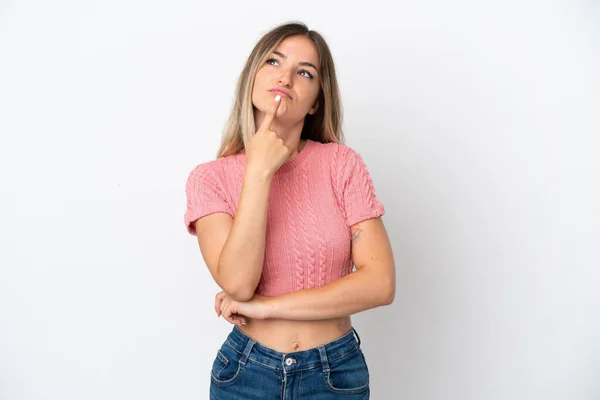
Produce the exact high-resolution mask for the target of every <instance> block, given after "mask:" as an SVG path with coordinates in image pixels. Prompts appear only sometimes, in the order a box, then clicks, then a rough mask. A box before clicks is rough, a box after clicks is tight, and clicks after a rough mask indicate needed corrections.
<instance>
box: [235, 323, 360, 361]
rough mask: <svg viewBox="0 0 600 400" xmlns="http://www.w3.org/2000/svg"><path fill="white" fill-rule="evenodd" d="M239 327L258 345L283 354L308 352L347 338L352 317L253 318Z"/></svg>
mask: <svg viewBox="0 0 600 400" xmlns="http://www.w3.org/2000/svg"><path fill="white" fill-rule="evenodd" d="M238 328H240V330H241V331H242V332H244V333H245V334H246V335H248V336H250V337H251V338H252V339H254V340H256V341H257V342H258V343H260V344H262V345H264V346H266V347H269V348H271V349H273V350H276V351H279V352H280V353H290V352H294V351H302V350H308V349H311V348H313V347H316V346H320V345H323V344H326V343H329V342H331V341H334V340H336V339H339V338H340V337H342V336H344V335H345V334H346V333H348V332H349V331H350V329H351V328H352V320H351V317H350V316H349V315H348V316H345V317H340V318H334V319H326V320H318V321H292V320H285V319H253V318H248V317H246V325H238Z"/></svg>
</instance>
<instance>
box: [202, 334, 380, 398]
mask: <svg viewBox="0 0 600 400" xmlns="http://www.w3.org/2000/svg"><path fill="white" fill-rule="evenodd" d="M355 335H356V337H355ZM369 395H370V389H369V369H368V367H367V362H366V360H365V356H364V354H363V352H362V349H361V348H360V337H359V336H358V332H356V330H355V329H354V328H352V329H351V330H350V331H348V333H346V334H345V335H344V336H342V337H340V338H339V339H336V340H334V341H332V342H329V343H326V344H323V345H320V346H317V347H313V348H312V349H308V350H302V351H297V352H292V353H280V352H278V351H276V350H274V349H271V348H269V347H266V346H263V345H262V344H260V343H258V342H256V341H255V340H254V339H252V338H251V337H249V336H248V335H246V334H245V333H244V332H242V330H241V329H239V328H238V326H237V325H235V326H234V327H233V330H232V331H231V333H230V334H229V335H228V336H227V339H226V340H225V342H224V343H223V344H222V345H221V348H220V349H219V350H218V351H217V355H216V357H215V360H214V362H213V366H212V370H211V383H210V400H246V399H248V400H256V399H261V400H262V399H267V400H276V399H281V400H300V399H302V400H306V399H311V400H329V399H348V400H358V399H369Z"/></svg>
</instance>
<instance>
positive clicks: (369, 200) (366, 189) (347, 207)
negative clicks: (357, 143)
mask: <svg viewBox="0 0 600 400" xmlns="http://www.w3.org/2000/svg"><path fill="white" fill-rule="evenodd" d="M345 153H346V154H345V157H343V160H342V161H343V162H342V170H341V179H340V187H339V193H340V195H341V202H342V207H343V211H344V214H345V216H346V224H347V225H348V226H349V227H350V226H352V225H354V224H357V223H359V222H362V221H364V220H367V219H370V218H377V217H380V216H382V215H383V214H384V213H385V208H384V206H383V204H381V202H380V201H379V199H378V198H377V196H376V195H375V186H374V185H373V179H372V178H371V175H370V173H369V171H368V169H367V166H366V165H365V163H364V161H363V159H362V157H361V155H360V154H359V153H358V152H356V151H355V150H353V149H351V148H349V147H347V148H346V152H345Z"/></svg>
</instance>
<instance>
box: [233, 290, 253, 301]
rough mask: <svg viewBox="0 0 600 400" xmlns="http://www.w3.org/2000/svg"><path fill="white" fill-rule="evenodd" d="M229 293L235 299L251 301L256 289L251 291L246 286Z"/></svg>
mask: <svg viewBox="0 0 600 400" xmlns="http://www.w3.org/2000/svg"><path fill="white" fill-rule="evenodd" d="M227 294H228V295H229V297H231V298H232V299H233V300H235V301H239V302H240V303H243V302H245V301H250V300H251V299H252V297H254V290H252V291H250V290H248V289H246V288H240V289H238V290H234V291H232V292H231V293H230V292H227Z"/></svg>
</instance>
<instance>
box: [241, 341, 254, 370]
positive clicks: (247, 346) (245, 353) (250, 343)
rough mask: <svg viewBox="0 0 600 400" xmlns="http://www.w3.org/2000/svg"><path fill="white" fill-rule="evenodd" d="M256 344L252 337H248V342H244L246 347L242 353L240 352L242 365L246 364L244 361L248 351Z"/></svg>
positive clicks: (248, 355)
mask: <svg viewBox="0 0 600 400" xmlns="http://www.w3.org/2000/svg"><path fill="white" fill-rule="evenodd" d="M255 344H256V341H255V340H254V339H252V338H249V339H248V343H246V348H245V349H244V354H242V358H241V359H240V363H241V364H242V365H246V361H247V360H248V357H250V352H251V351H252V347H254V345H255Z"/></svg>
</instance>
